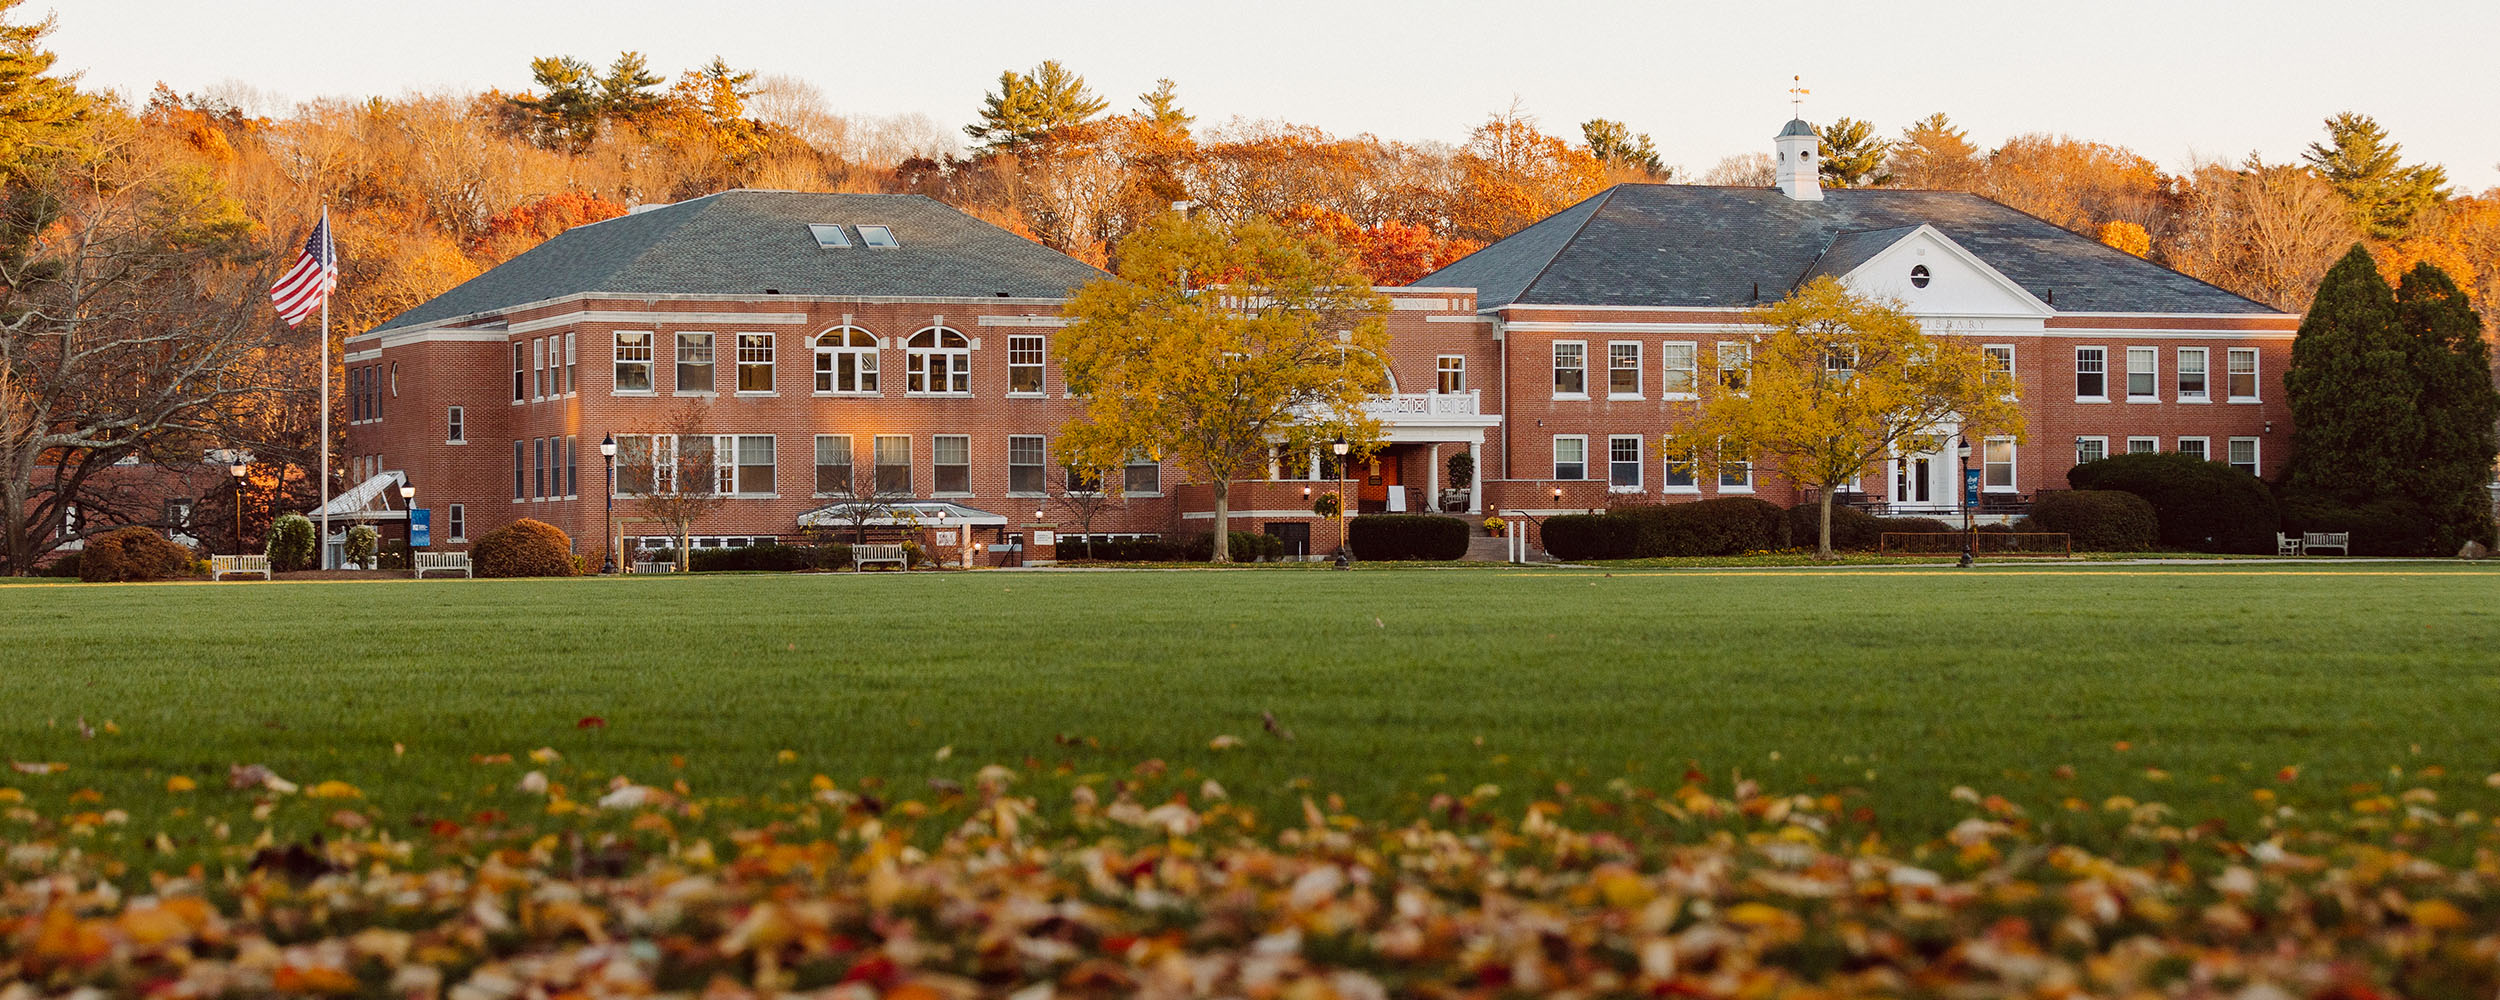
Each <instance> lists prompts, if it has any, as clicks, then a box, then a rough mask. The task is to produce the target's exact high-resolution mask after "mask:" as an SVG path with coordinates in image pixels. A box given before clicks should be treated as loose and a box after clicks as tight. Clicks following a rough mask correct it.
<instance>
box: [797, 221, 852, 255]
mask: <svg viewBox="0 0 2500 1000" xmlns="http://www.w3.org/2000/svg"><path fill="white" fill-rule="evenodd" d="M807 232H808V235H811V236H814V237H816V248H817V249H819V250H840V249H843V248H845V247H848V246H850V245H851V241H850V240H849V239H848V238H847V237H844V236H843V235H842V227H841V226H838V225H834V224H832V223H825V222H811V223H809V224H808V226H807Z"/></svg>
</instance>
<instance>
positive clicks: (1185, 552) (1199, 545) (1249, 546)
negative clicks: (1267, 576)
mask: <svg viewBox="0 0 2500 1000" xmlns="http://www.w3.org/2000/svg"><path fill="white" fill-rule="evenodd" d="M1226 548H1228V549H1229V550H1230V551H1229V553H1228V554H1229V555H1231V556H1232V557H1233V561H1234V562H1273V561H1275V560H1277V559H1279V558H1282V557H1283V556H1284V554H1285V540H1284V539H1282V538H1278V537H1276V536H1274V535H1269V534H1263V533H1260V532H1252V531H1236V532H1233V533H1232V538H1231V539H1230V540H1229V541H1228V542H1227V544H1226ZM1096 551H1097V552H1099V551H1100V549H1099V548H1097V550H1096ZM1158 551H1159V550H1158ZM1175 555H1176V558H1174V559H1171V560H1163V559H1133V560H1122V561H1124V562H1166V561H1171V562H1206V561H1208V560H1210V559H1213V558H1215V533H1214V532H1208V533H1206V534H1203V535H1192V536H1190V537H1189V538H1188V539H1186V540H1184V541H1182V542H1180V543H1179V550H1178V552H1177V553H1176V554H1175ZM1094 558H1097V559H1101V558H1105V557H1103V556H1101V555H1096V556H1095V557H1094Z"/></svg>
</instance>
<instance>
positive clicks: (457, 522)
mask: <svg viewBox="0 0 2500 1000" xmlns="http://www.w3.org/2000/svg"><path fill="white" fill-rule="evenodd" d="M443 530H444V531H445V532H446V533H448V535H449V537H448V538H447V539H446V541H453V542H465V541H468V540H469V509H468V508H467V507H465V506H462V505H460V504H452V505H451V509H450V510H447V511H445V512H443Z"/></svg>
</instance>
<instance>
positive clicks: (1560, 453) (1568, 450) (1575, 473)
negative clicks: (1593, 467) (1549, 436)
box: [1554, 435, 1589, 480]
mask: <svg viewBox="0 0 2500 1000" xmlns="http://www.w3.org/2000/svg"><path fill="white" fill-rule="evenodd" d="M1588 477H1589V439H1587V438H1584V437H1579V436H1576V435H1575V436H1571V437H1556V438H1555V439H1554V478H1556V479H1570V480H1578V479H1587V478H1588Z"/></svg>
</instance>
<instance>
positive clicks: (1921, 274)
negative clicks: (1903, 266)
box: [1910, 264, 1929, 288]
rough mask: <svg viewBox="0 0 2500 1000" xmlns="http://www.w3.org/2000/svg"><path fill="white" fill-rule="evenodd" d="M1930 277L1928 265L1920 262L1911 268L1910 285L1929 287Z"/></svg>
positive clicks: (1913, 286)
mask: <svg viewBox="0 0 2500 1000" xmlns="http://www.w3.org/2000/svg"><path fill="white" fill-rule="evenodd" d="M1928 279H1929V275H1928V273H1927V265H1925V264H1920V265H1918V266H1916V267H1912V268H1910V287H1912V288H1925V287H1927V281H1928Z"/></svg>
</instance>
